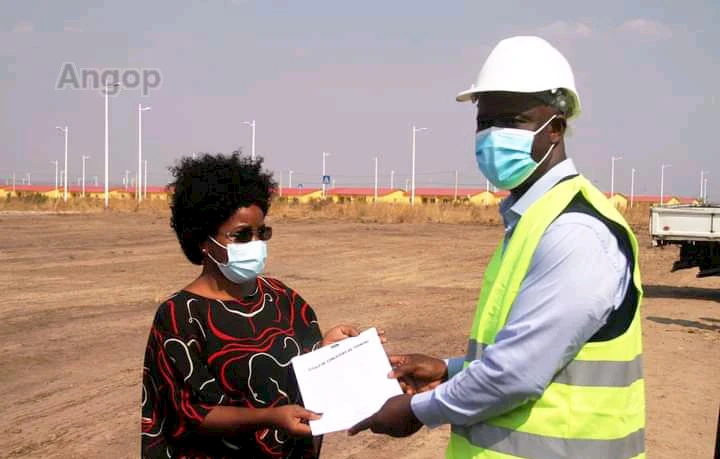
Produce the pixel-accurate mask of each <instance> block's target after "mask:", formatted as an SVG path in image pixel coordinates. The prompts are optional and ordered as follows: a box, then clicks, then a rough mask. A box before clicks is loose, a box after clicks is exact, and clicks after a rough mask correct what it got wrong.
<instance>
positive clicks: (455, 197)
mask: <svg viewBox="0 0 720 459" xmlns="http://www.w3.org/2000/svg"><path fill="white" fill-rule="evenodd" d="M457 197H458V171H457V170H455V196H454V197H453V201H457Z"/></svg>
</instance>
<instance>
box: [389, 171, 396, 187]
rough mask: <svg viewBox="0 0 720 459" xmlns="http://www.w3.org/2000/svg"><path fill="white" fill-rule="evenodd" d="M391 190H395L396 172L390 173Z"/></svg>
mask: <svg viewBox="0 0 720 459" xmlns="http://www.w3.org/2000/svg"><path fill="white" fill-rule="evenodd" d="M390 189H391V190H394V189H395V171H390Z"/></svg>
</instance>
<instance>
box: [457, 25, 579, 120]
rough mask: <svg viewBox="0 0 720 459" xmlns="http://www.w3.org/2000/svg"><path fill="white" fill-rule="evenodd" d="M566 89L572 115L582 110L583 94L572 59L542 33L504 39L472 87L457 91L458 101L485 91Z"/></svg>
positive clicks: (570, 115) (568, 112)
mask: <svg viewBox="0 0 720 459" xmlns="http://www.w3.org/2000/svg"><path fill="white" fill-rule="evenodd" d="M558 89H563V90H564V92H565V93H566V94H567V96H569V97H568V99H569V100H568V101H567V103H568V104H569V107H567V112H566V113H567V114H568V118H573V117H576V116H577V115H578V114H579V113H580V98H579V97H578V94H577V89H575V76H574V75H573V71H572V68H570V63H568V61H567V59H565V56H563V55H562V54H560V51H558V50H557V49H555V48H554V47H553V46H552V45H551V44H550V43H548V42H547V41H545V40H543V39H542V38H540V37H532V36H519V37H511V38H507V39H505V40H502V41H501V42H500V43H498V44H497V45H496V46H495V48H493V50H492V51H491V52H490V55H489V56H488V58H487V59H486V60H485V64H483V66H482V68H481V69H480V73H479V74H478V77H477V80H476V81H475V84H473V85H472V86H471V87H470V89H468V90H466V91H463V92H461V93H460V94H458V95H457V97H456V100H457V101H458V102H466V101H469V100H472V99H473V97H474V96H475V95H476V94H479V93H483V92H495V91H503V92H521V93H534V92H544V91H551V92H556V90H558Z"/></svg>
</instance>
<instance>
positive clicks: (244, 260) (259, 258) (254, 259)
mask: <svg viewBox="0 0 720 459" xmlns="http://www.w3.org/2000/svg"><path fill="white" fill-rule="evenodd" d="M210 239H211V240H212V241H213V242H214V243H215V244H217V245H219V246H220V247H222V248H224V249H225V250H227V263H220V262H219V261H217V260H216V259H215V258H213V256H212V255H210V253H209V252H208V254H207V255H208V257H210V259H211V260H212V261H214V262H215V264H216V265H217V267H218V268H219V269H220V272H221V273H222V274H223V276H225V277H226V278H227V280H229V281H230V282H234V283H236V284H242V283H245V282H249V281H254V280H255V279H257V277H258V276H259V275H260V274H262V272H263V271H264V270H265V259H266V258H267V244H266V243H265V241H250V242H245V243H242V244H237V243H233V244H228V245H227V246H224V245H222V244H220V243H219V242H218V241H216V240H215V238H213V237H212V236H210Z"/></svg>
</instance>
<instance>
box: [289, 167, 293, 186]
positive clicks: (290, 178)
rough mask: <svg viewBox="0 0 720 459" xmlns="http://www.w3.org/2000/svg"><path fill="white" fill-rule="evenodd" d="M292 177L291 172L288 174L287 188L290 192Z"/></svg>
mask: <svg viewBox="0 0 720 459" xmlns="http://www.w3.org/2000/svg"><path fill="white" fill-rule="evenodd" d="M292 175H293V171H289V172H288V188H289V189H291V190H292Z"/></svg>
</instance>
